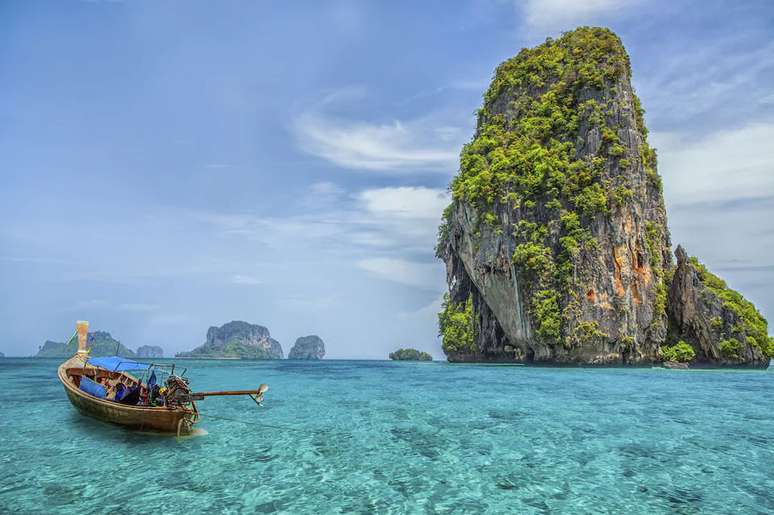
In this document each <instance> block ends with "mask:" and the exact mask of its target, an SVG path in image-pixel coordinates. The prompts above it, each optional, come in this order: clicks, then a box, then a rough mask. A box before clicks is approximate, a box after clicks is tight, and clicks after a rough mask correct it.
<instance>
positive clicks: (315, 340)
mask: <svg viewBox="0 0 774 515" xmlns="http://www.w3.org/2000/svg"><path fill="white" fill-rule="evenodd" d="M323 357H325V343H324V342H323V341H322V338H320V337H319V336H317V335H315V334H313V335H311V336H302V337H300V338H298V339H297V340H296V343H295V344H294V345H293V348H292V349H290V353H289V354H288V359H323Z"/></svg>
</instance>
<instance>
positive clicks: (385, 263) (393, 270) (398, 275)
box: [357, 258, 441, 289]
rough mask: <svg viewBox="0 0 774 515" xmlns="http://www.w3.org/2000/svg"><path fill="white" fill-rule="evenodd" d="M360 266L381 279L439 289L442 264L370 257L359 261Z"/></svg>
mask: <svg viewBox="0 0 774 515" xmlns="http://www.w3.org/2000/svg"><path fill="white" fill-rule="evenodd" d="M357 266H358V268H360V269H362V270H365V271H367V272H370V273H372V274H374V275H376V276H377V277H379V278H381V279H385V280H387V281H393V282H396V283H400V284H405V285H408V286H416V287H419V288H426V289H438V288H439V286H440V284H439V282H440V281H439V276H440V275H441V274H439V273H438V272H439V270H440V269H441V264H440V263H437V264H430V263H417V262H413V261H407V260H405V259H399V258H370V259H363V260H360V261H358V262H357Z"/></svg>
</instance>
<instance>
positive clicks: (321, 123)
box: [291, 87, 472, 175]
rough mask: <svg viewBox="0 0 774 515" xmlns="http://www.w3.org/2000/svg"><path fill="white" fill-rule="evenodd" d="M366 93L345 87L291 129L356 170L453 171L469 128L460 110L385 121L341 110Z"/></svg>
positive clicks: (304, 144)
mask: <svg viewBox="0 0 774 515" xmlns="http://www.w3.org/2000/svg"><path fill="white" fill-rule="evenodd" d="M366 98H367V92H366V90H365V89H364V88H361V87H347V88H342V89H340V90H337V91H334V92H331V93H329V94H327V95H326V96H325V97H324V98H323V99H322V100H321V101H319V102H318V103H317V104H315V105H313V106H311V107H309V108H308V109H305V110H303V111H302V112H300V113H299V114H298V115H297V116H295V117H294V119H293V123H292V127H291V129H292V132H293V134H294V136H295V139H296V142H297V143H298V145H299V147H300V148H301V150H303V151H304V152H306V153H308V154H311V155H313V156H317V157H319V158H322V159H325V160H326V161H329V162H331V163H333V164H335V165H338V166H341V167H344V168H348V169H353V170H366V171H381V172H391V173H406V172H417V171H432V172H445V173H448V174H450V175H451V174H452V173H454V171H455V170H456V168H457V160H458V157H459V148H460V146H461V144H462V143H463V142H464V140H465V138H466V137H467V136H466V134H467V132H469V131H468V130H467V129H465V130H463V128H462V127H461V125H464V124H465V123H464V121H463V119H462V118H459V111H458V110H453V111H451V113H452V114H450V112H446V111H439V112H432V113H426V114H424V115H418V116H414V117H411V118H408V119H398V118H391V119H387V120H381V121H373V120H365V119H358V118H352V117H351V116H347V115H342V114H341V113H342V112H351V111H352V107H353V106H354V105H355V104H357V103H358V102H360V103H362V102H364V100H365V99H366ZM470 121H471V122H472V118H471V120H470Z"/></svg>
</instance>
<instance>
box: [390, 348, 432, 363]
mask: <svg viewBox="0 0 774 515" xmlns="http://www.w3.org/2000/svg"><path fill="white" fill-rule="evenodd" d="M390 359H392V360H395V361H433V357H432V356H431V355H430V354H428V353H427V352H422V351H418V350H416V349H398V350H396V351H395V352H390Z"/></svg>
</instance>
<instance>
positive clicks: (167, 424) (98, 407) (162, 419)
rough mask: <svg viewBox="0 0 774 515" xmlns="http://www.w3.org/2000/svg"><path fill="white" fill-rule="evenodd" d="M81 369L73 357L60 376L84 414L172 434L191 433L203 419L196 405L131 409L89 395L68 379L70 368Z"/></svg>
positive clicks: (127, 425)
mask: <svg viewBox="0 0 774 515" xmlns="http://www.w3.org/2000/svg"><path fill="white" fill-rule="evenodd" d="M79 367H80V368H83V362H82V361H81V360H80V359H79V358H78V357H77V356H76V357H73V358H71V359H70V360H68V361H66V362H64V363H62V364H61V365H60V366H59V370H58V376H59V381H60V382H61V383H62V386H63V387H64V390H65V393H66V394H67V398H68V399H69V400H70V403H71V404H72V405H73V406H74V407H75V408H76V409H77V410H78V411H79V412H80V413H82V414H83V415H87V416H90V417H93V418H96V419H99V420H102V421H104V422H110V423H112V424H118V425H121V426H124V427H127V428H131V429H138V430H144V431H155V432H161V433H172V434H188V433H190V431H191V428H192V427H193V424H195V423H196V422H197V420H198V418H199V416H198V412H197V411H196V407H195V406H194V407H193V409H187V408H183V407H176V408H169V407H164V406H153V407H152V406H130V405H125V404H120V403H117V402H114V401H110V400H106V399H100V398H97V397H94V396H92V395H89V394H88V393H86V392H84V391H82V390H81V389H80V388H78V386H76V385H75V384H74V382H73V381H72V380H71V379H70V378H69V377H68V373H67V371H68V370H69V369H72V368H79ZM87 367H88V365H87Z"/></svg>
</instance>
